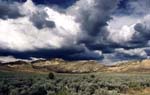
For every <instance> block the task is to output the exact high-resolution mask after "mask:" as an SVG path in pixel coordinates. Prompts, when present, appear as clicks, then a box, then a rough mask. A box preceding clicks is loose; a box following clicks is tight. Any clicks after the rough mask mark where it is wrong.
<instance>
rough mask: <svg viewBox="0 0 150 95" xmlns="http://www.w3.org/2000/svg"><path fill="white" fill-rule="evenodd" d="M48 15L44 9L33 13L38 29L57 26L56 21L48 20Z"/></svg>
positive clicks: (32, 19) (34, 22)
mask: <svg viewBox="0 0 150 95" xmlns="http://www.w3.org/2000/svg"><path fill="white" fill-rule="evenodd" d="M47 17H48V15H47V14H46V13H45V12H44V11H43V12H37V13H35V14H33V15H32V16H31V18H30V20H31V21H32V23H33V24H34V26H35V27H37V28H38V29H42V28H45V27H47V28H55V22H53V21H49V20H46V18H47Z"/></svg>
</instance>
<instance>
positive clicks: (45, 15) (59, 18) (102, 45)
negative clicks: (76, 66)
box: [0, 0, 150, 63]
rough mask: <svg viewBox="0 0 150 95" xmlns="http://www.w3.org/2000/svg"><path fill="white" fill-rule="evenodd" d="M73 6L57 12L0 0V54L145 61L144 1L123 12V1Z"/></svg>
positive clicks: (85, 0) (148, 20) (82, 0)
mask: <svg viewBox="0 0 150 95" xmlns="http://www.w3.org/2000/svg"><path fill="white" fill-rule="evenodd" d="M16 1H17V0H16ZM40 1H41V0H40ZM56 1H57V0H56ZM75 1H76V2H75ZM66 2H67V1H66ZM73 2H74V3H71V2H69V3H68V4H70V6H68V5H66V6H67V7H65V8H62V6H61V7H59V5H61V4H57V3H56V2H51V4H45V3H43V2H38V0H37V1H36V0H33V1H32V0H27V1H26V0H25V1H24V3H18V2H13V3H8V2H5V1H4V0H0V3H1V4H0V13H1V14H0V50H1V51H0V55H2V56H4V55H6V56H7V55H12V56H15V57H21V58H30V57H40V58H56V57H58V58H64V59H67V60H81V59H82V60H84V59H93V60H101V61H102V62H106V63H107V62H111V61H120V60H130V59H143V58H148V56H149V55H148V50H149V49H145V48H146V47H149V46H150V41H149V40H150V38H149V36H150V26H149V25H150V12H149V10H147V9H148V8H150V5H149V0H143V1H141V0H132V1H128V2H125V3H126V4H125V5H124V6H125V7H121V5H122V4H121V3H120V2H123V0H74V1H73ZM55 3H56V4H55ZM53 4H54V6H53ZM141 5H142V8H140V6H141Z"/></svg>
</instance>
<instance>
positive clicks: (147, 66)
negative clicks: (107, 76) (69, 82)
mask: <svg viewBox="0 0 150 95" xmlns="http://www.w3.org/2000/svg"><path fill="white" fill-rule="evenodd" d="M0 70H13V71H27V72H49V71H53V72H58V73H90V72H150V60H142V61H130V62H123V63H119V64H116V65H113V66H105V65H102V64H100V63H98V62H96V61H65V60H62V59H58V58H57V59H52V60H37V61H33V62H24V61H16V62H9V63H5V64H0Z"/></svg>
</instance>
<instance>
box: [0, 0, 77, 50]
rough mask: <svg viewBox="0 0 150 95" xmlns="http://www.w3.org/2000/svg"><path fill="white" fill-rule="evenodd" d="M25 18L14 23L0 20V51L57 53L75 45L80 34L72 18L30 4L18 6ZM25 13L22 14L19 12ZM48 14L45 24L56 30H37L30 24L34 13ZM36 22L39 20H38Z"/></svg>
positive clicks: (12, 20)
mask: <svg viewBox="0 0 150 95" xmlns="http://www.w3.org/2000/svg"><path fill="white" fill-rule="evenodd" d="M19 8H20V11H21V13H22V14H24V15H25V16H24V17H20V18H17V19H7V20H2V19H0V33H1V35H0V48H1V49H9V50H16V51H29V50H36V49H42V48H45V49H56V48H61V47H63V46H67V45H69V44H72V43H75V40H76V37H77V33H78V32H79V31H80V29H79V25H78V23H76V22H75V20H74V17H73V16H71V15H69V14H65V13H59V12H58V11H57V10H54V9H52V8H49V7H44V6H42V7H41V6H35V5H34V4H33V3H32V1H31V0H28V1H27V2H26V3H25V4H23V5H20V6H19ZM22 10H24V11H22ZM37 12H45V13H47V15H48V16H47V18H46V19H47V20H48V21H51V20H52V21H54V23H55V24H56V27H55V28H43V29H37V28H36V27H35V26H34V25H33V23H32V22H31V21H30V17H31V16H33V14H34V13H37ZM37 20H38V19H37Z"/></svg>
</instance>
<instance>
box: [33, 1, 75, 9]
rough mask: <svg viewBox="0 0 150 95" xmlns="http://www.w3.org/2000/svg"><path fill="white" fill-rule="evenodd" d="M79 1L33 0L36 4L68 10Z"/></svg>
mask: <svg viewBox="0 0 150 95" xmlns="http://www.w3.org/2000/svg"><path fill="white" fill-rule="evenodd" d="M76 1H78V0H33V2H34V3H35V4H44V5H57V6H59V7H63V8H67V7H69V6H71V5H72V4H74V3H75V2H76Z"/></svg>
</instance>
